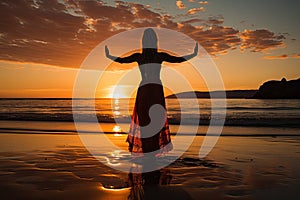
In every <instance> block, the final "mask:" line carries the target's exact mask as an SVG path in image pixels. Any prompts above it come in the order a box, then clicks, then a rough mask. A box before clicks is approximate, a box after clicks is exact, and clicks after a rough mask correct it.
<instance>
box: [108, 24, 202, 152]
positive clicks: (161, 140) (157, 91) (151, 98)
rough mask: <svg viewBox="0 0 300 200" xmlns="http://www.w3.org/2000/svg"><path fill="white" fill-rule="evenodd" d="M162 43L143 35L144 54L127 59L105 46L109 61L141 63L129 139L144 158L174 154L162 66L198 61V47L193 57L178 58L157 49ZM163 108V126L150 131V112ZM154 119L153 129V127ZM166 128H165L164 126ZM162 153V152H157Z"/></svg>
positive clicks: (151, 33) (131, 147)
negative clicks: (167, 115) (168, 153)
mask: <svg viewBox="0 0 300 200" xmlns="http://www.w3.org/2000/svg"><path fill="white" fill-rule="evenodd" d="M157 46H158V41H157V35H156V33H155V31H154V30H153V29H151V28H148V29H146V30H145V31H144V33H143V38H142V47H143V49H142V53H134V54H132V55H130V56H127V57H115V56H112V55H110V53H109V50H108V47H107V46H105V53H106V57H107V58H109V59H111V60H114V61H115V62H118V63H132V62H137V63H138V65H139V70H140V72H141V76H142V81H141V83H140V86H139V89H138V92H137V96H136V101H135V106H134V110H133V115H132V121H131V125H130V131H129V134H128V137H127V142H128V143H129V151H130V152H132V154H133V155H143V153H148V155H149V154H151V153H152V152H154V151H156V152H155V155H159V154H161V153H165V152H168V151H170V150H172V143H171V138H170V130H169V125H168V119H167V117H166V104H165V98H164V91H163V86H162V83H161V80H160V70H161V64H162V62H170V63H181V62H184V61H186V60H189V59H191V58H193V57H195V56H196V55H197V53H198V44H197V43H196V45H195V48H194V52H193V53H192V54H189V55H186V56H183V57H177V56H172V55H170V54H168V53H165V52H159V51H158V49H157ZM155 104H158V105H161V106H162V107H163V108H164V111H163V112H164V113H163V114H161V115H160V116H163V118H162V121H161V122H162V123H157V122H156V124H155V123H154V126H156V127H162V128H159V129H158V130H155V132H154V133H153V130H154V129H146V128H144V127H147V126H149V124H150V122H151V119H150V117H149V109H150V108H151V107H152V106H153V105H155ZM153 121H155V120H153V119H152V125H153ZM161 124H163V125H162V126H160V125H161ZM157 150H159V151H157Z"/></svg>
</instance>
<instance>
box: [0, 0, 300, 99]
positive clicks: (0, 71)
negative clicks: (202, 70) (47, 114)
mask: <svg viewBox="0 0 300 200" xmlns="http://www.w3.org/2000/svg"><path fill="white" fill-rule="evenodd" d="M299 10H300V1H294V0H286V1H282V0H280V1H279V0H272V1H270V0H252V1H249V0H248V1H239V0H226V1H224V0H210V1H196V0H185V1H176V0H174V1H171V0H169V1H155V0H154V1H130V3H129V2H125V1H96V0H94V1H67V0H65V1H64V0H49V1H38V0H33V1H31V0H19V1H14V0H2V1H1V3H0V44H1V45H0V97H72V91H73V85H74V81H75V78H76V74H77V72H78V69H79V68H80V66H81V63H82V62H83V61H84V59H85V58H86V57H87V56H88V55H89V53H90V52H91V51H92V50H93V49H94V48H95V47H96V46H97V45H98V44H99V43H101V42H103V41H104V40H106V39H108V38H109V37H111V36H114V35H116V34H118V33H121V32H123V31H126V30H131V29H134V28H141V27H160V28H167V29H171V30H175V31H179V32H182V33H184V34H186V35H188V36H189V37H191V38H192V39H194V40H196V41H197V42H198V43H199V44H200V45H201V46H202V47H203V48H204V49H205V50H206V51H207V52H208V53H209V54H210V55H211V56H212V58H213V60H214V62H215V64H216V66H217V67H218V69H219V71H220V73H221V75H222V78H223V80H224V85H225V88H226V89H227V90H232V89H257V88H258V87H259V86H260V85H261V84H262V83H263V82H265V81H267V80H271V79H277V80H278V79H279V80H280V79H281V78H283V77H285V78H286V79H288V80H290V79H297V78H300V26H299V17H300V14H299ZM138 37H139V38H140V37H141V36H138ZM175 42H176V41H175ZM174 45H176V43H174ZM109 48H110V50H111V52H112V53H114V52H117V51H118V50H117V49H118V48H119V47H118V46H117V45H113V44H111V45H110V46H109ZM133 49H134V48H133ZM192 50H193V46H192V47H191V48H190V49H188V50H187V52H189V51H192ZM103 52H104V49H103ZM103 52H99V53H101V54H102V53H103ZM101 59H102V60H101ZM103 59H105V58H103V57H101V56H99V65H101V64H104V63H105V62H106V61H104V60H103ZM183 66H184V65H180V64H178V66H174V67H175V68H177V69H179V71H180V67H183ZM127 67H128V69H127V68H124V67H123V68H120V69H118V68H116V70H113V71H111V72H109V73H110V74H109V77H110V79H114V78H116V77H118V76H119V75H120V74H122V73H125V72H126V70H130V67H134V65H128V66H127ZM181 70H182V69H181ZM162 78H163V77H162ZM190 79H193V78H192V77H190ZM110 83H111V84H110ZM192 84H193V87H194V89H196V90H207V88H206V87H205V85H204V83H203V81H201V80H198V79H196V78H195V80H192ZM114 87H115V85H114V84H113V81H112V82H109V81H107V82H106V85H104V86H103V87H102V89H103V88H104V89H105V90H103V91H102V90H101V91H98V92H97V97H109V96H110V95H111V88H114ZM166 94H168V92H167V93H166Z"/></svg>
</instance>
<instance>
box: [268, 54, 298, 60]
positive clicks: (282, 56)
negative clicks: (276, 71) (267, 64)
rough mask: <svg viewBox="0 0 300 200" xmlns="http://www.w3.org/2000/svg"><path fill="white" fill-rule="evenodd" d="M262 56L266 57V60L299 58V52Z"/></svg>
mask: <svg viewBox="0 0 300 200" xmlns="http://www.w3.org/2000/svg"><path fill="white" fill-rule="evenodd" d="M264 58H265V59H268V60H275V59H276V60H277V59H288V58H300V54H295V55H287V54H282V55H277V56H265V57H264Z"/></svg>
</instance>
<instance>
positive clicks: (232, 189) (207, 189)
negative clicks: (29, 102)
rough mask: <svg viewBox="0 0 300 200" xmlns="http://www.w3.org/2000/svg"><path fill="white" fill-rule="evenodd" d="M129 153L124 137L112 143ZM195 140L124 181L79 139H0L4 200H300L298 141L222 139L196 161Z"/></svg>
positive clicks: (124, 175)
mask: <svg viewBox="0 0 300 200" xmlns="http://www.w3.org/2000/svg"><path fill="white" fill-rule="evenodd" d="M107 137H109V138H110V139H111V141H113V142H114V143H115V144H117V145H118V146H120V147H121V148H122V149H124V151H126V149H127V147H126V143H125V142H124V141H125V139H126V136H125V135H121V136H114V135H108V136H107ZM203 138H204V137H203V136H197V137H196V138H195V140H194V143H193V145H192V146H191V147H190V148H189V150H188V151H187V152H186V153H185V154H184V155H183V156H182V157H181V158H180V159H178V160H177V161H175V162H174V163H172V164H171V165H169V166H167V167H165V168H163V169H160V170H158V171H154V172H149V173H144V174H140V173H130V174H128V173H125V172H120V171H117V170H115V169H112V168H110V167H108V166H106V165H104V164H102V163H101V162H99V161H98V160H97V159H95V158H94V157H93V156H92V155H91V154H90V153H89V152H88V151H87V150H86V149H85V147H84V146H83V145H82V143H81V140H80V138H79V137H78V135H67V134H66V135H64V134H62V135H59V134H47V133H44V134H30V133H26V134H12V133H7V134H6V133H4V132H2V133H1V134H0V163H1V164H0V195H1V199H98V200H99V199H111V200H117V199H138V198H139V197H143V198H144V199H157V200H158V199H181V200H182V199H299V197H300V195H299V191H298V190H299V188H300V167H299V166H300V137H299V136H293V137H291V136H290V137H284V136H281V137H237V136H234V137H229V136H228V137H220V139H219V141H218V143H217V145H216V146H215V148H214V149H213V151H212V152H210V154H209V155H208V156H207V157H205V158H203V159H199V158H198V152H199V148H200V146H201V143H202V141H203Z"/></svg>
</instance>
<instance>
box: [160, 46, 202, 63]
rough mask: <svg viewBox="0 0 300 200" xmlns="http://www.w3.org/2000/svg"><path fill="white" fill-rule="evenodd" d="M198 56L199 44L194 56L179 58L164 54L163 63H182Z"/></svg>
mask: <svg viewBox="0 0 300 200" xmlns="http://www.w3.org/2000/svg"><path fill="white" fill-rule="evenodd" d="M197 54H198V43H196V45H195V48H194V52H193V53H192V54H189V55H185V56H180V57H178V56H172V55H170V54H168V53H162V56H163V58H162V59H163V61H166V62H170V63H181V62H184V61H187V60H189V59H191V58H193V57H195V56H196V55H197Z"/></svg>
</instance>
